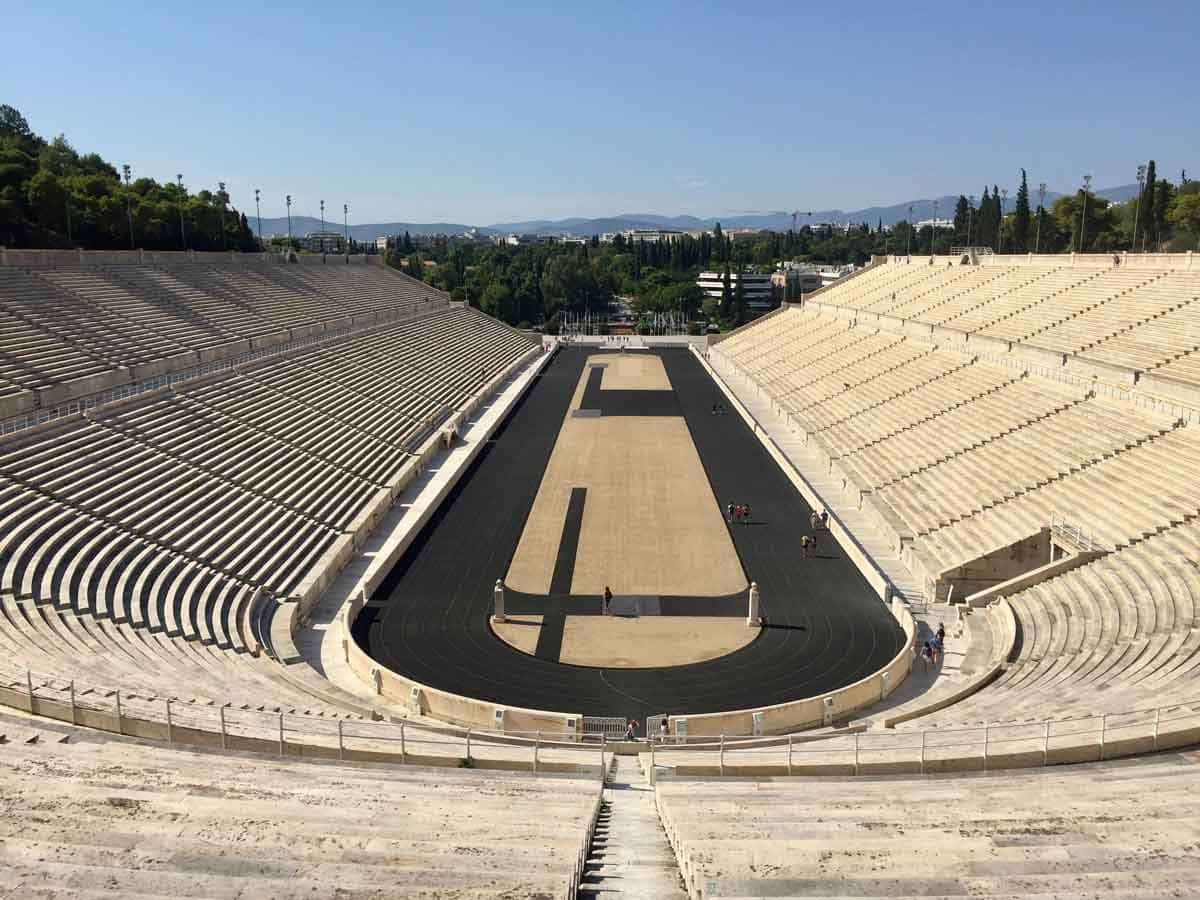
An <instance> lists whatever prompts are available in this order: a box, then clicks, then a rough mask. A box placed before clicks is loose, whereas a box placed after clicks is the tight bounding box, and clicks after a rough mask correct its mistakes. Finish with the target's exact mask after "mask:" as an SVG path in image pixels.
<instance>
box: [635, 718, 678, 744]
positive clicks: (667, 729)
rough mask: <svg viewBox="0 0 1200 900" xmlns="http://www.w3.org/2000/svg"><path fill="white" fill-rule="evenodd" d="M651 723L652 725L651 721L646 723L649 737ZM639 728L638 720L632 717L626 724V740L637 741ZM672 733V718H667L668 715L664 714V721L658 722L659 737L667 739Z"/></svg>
mask: <svg viewBox="0 0 1200 900" xmlns="http://www.w3.org/2000/svg"><path fill="white" fill-rule="evenodd" d="M650 725H651V723H650V722H647V723H646V737H647V738H649V737H650ZM637 729H638V720H637V719H630V720H629V721H628V722H627V723H626V724H625V740H627V741H636V740H637V739H638V736H637ZM670 733H671V723H670V720H669V719H667V717H666V716H663V719H662V721H661V722H659V724H658V737H659V739H660V740H663V741H665V740H666V739H667V738H668V737H669V736H670Z"/></svg>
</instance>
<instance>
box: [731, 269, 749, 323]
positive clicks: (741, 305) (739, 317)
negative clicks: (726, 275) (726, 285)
mask: <svg viewBox="0 0 1200 900" xmlns="http://www.w3.org/2000/svg"><path fill="white" fill-rule="evenodd" d="M745 273H746V270H745V269H743V268H742V267H741V266H738V281H737V287H736V288H735V289H734V292H733V318H734V322H735V323H736V324H738V325H743V324H745V322H746V319H747V315H746V287H745V280H746V279H745V278H744V277H743V276H744V275H745Z"/></svg>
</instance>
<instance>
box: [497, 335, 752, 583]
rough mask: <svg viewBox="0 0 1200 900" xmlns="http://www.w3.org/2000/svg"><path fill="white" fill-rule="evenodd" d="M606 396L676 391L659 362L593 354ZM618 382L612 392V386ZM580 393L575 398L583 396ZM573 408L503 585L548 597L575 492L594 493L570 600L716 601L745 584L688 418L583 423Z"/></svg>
mask: <svg viewBox="0 0 1200 900" xmlns="http://www.w3.org/2000/svg"><path fill="white" fill-rule="evenodd" d="M597 364H599V365H604V366H605V368H604V371H603V376H602V382H601V389H600V390H601V394H604V393H605V392H606V391H609V390H633V391H650V390H664V388H663V387H662V385H666V388H665V389H666V390H670V380H669V379H668V378H667V375H666V372H665V370H664V369H663V366H662V362H661V360H660V359H659V358H658V357H657V356H651V355H648V354H645V353H643V354H640V355H637V356H630V355H618V356H613V355H607V356H599V355H598V356H592V357H590V358H589V359H588V360H587V365H585V367H584V370H583V373H582V374H581V376H580V381H581V382H583V381H584V380H585V379H586V378H588V376H589V373H590V371H591V368H592V367H593V366H594V365H597ZM606 385H611V387H606ZM577 393H578V391H577ZM573 412H574V411H573V410H572V411H568V413H567V416H566V418H565V419H564V421H563V422H562V426H561V428H560V430H559V434H558V440H557V442H556V443H555V445H554V452H553V453H552V454H551V456H550V463H549V465H548V466H547V467H546V474H545V476H544V477H543V478H542V482H541V485H540V487H539V489H538V494H537V498H536V499H535V500H534V503H533V509H532V510H531V511H530V513H529V518H528V520H527V521H526V523H525V528H524V531H523V532H522V534H521V541H520V543H519V544H518V545H517V552H516V554H515V556H514V557H513V562H512V565H511V566H510V567H509V570H508V573H507V575H506V576H505V579H504V581H505V584H507V585H508V586H510V587H511V588H513V589H514V590H517V591H522V592H525V593H529V594H549V593H551V587H552V585H551V582H552V579H553V574H554V568H555V562H556V560H557V558H558V556H559V552H560V547H561V542H562V535H563V529H564V522H565V520H566V517H567V508H568V503H569V501H570V497H571V491H572V489H573V488H579V487H583V488H586V489H587V499H586V503H585V506H584V511H583V520H582V526H581V528H580V533H579V538H578V547H577V550H576V556H575V562H574V572H573V578H572V581H571V584H570V587H569V590H568V592H569V593H571V594H599V593H601V592H602V591H603V590H604V588H605V586H608V587H609V588H611V590H612V591H613V592H614V593H617V594H669V595H679V596H700V597H719V596H724V595H726V594H732V593H736V592H737V591H740V590H744V589H745V588H746V587H747V582H746V578H745V576H744V575H743V573H742V568H741V564H740V562H739V561H738V558H737V551H736V550H735V549H734V547H733V542H732V540H730V537H729V530H728V529H727V528H726V526H725V522H724V519H723V517H722V514H721V510H720V507H719V506H718V504H717V501H716V498H715V497H713V493H712V489H711V487H709V483H708V478H707V477H706V475H705V473H704V466H703V464H702V463H701V462H700V456H699V454H698V453H697V451H696V447H695V444H694V443H693V442H692V437H691V433H690V432H689V430H688V426H687V422H686V421H685V420H684V418H683V416H682V414H680V415H676V416H595V417H578V416H575V415H573Z"/></svg>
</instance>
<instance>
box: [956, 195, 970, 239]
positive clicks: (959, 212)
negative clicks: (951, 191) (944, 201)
mask: <svg viewBox="0 0 1200 900" xmlns="http://www.w3.org/2000/svg"><path fill="white" fill-rule="evenodd" d="M969 217H970V204H969V203H967V198H966V197H964V196H963V195H962V194H959V195H958V202H957V203H956V204H954V235H955V237H956V238H957V239H958V241H959V242H960V243H965V242H966V239H967V222H968V221H969Z"/></svg>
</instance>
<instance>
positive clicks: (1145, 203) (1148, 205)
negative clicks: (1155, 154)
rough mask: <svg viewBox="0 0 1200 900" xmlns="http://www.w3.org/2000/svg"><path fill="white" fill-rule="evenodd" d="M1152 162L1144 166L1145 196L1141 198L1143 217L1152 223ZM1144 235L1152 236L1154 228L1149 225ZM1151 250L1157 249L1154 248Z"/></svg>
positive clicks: (1153, 173) (1153, 174)
mask: <svg viewBox="0 0 1200 900" xmlns="http://www.w3.org/2000/svg"><path fill="white" fill-rule="evenodd" d="M1154 179H1155V172H1154V160H1150V162H1149V164H1147V166H1146V196H1145V197H1143V198H1142V208H1143V210H1144V212H1145V215H1146V216H1147V217H1148V218H1147V221H1148V222H1151V223H1152V222H1153V221H1154ZM1146 234H1148V235H1154V228H1153V227H1151V226H1150V225H1147V226H1146ZM1152 249H1158V248H1157V247H1154V248H1152Z"/></svg>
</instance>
